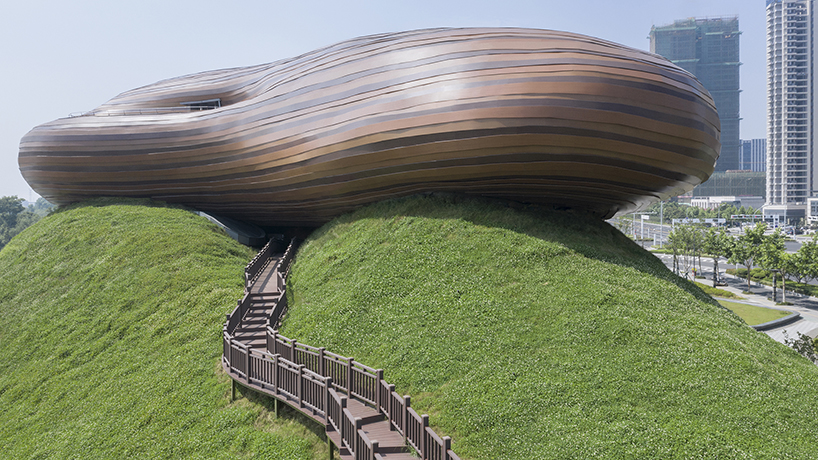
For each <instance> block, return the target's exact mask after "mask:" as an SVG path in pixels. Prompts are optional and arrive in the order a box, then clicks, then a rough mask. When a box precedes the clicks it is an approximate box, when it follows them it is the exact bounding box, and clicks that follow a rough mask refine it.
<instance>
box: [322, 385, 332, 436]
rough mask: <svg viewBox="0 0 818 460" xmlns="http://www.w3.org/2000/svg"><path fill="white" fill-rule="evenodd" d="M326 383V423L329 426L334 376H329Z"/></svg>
mask: <svg viewBox="0 0 818 460" xmlns="http://www.w3.org/2000/svg"><path fill="white" fill-rule="evenodd" d="M324 384H325V385H326V386H325V387H324V420H326V421H327V423H326V425H327V426H329V424H330V422H329V405H330V401H331V400H332V396H330V394H329V389H330V388H332V377H327V379H326V380H325V381H324ZM325 431H326V430H325ZM327 439H329V437H327Z"/></svg>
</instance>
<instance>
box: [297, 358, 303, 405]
mask: <svg viewBox="0 0 818 460" xmlns="http://www.w3.org/2000/svg"><path fill="white" fill-rule="evenodd" d="M297 387H298V407H304V365H303V364H299V365H298V385H297Z"/></svg>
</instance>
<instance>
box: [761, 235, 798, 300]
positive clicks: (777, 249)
mask: <svg viewBox="0 0 818 460" xmlns="http://www.w3.org/2000/svg"><path fill="white" fill-rule="evenodd" d="M760 249H761V251H760V256H761V257H760V260H759V262H760V265H761V266H763V267H764V268H766V269H768V270H772V271H773V301H775V299H776V296H775V290H776V281H775V273H776V272H779V273H781V278H782V283H783V286H784V289H783V291H784V294H783V296H784V297H783V301H784V302H786V301H787V282H786V281H784V280H786V273H787V272H791V271H792V261H791V260H789V254H787V252H786V251H785V246H784V235H783V234H782V233H781V230H780V229H776V230H775V232H773V233H772V234H771V235H768V236H763V239H762V243H761V248H760Z"/></svg>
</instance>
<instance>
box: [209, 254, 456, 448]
mask: <svg viewBox="0 0 818 460" xmlns="http://www.w3.org/2000/svg"><path fill="white" fill-rule="evenodd" d="M275 245H276V244H275V242H273V241H271V242H270V243H268V244H267V245H266V246H265V247H264V248H263V249H262V250H261V252H259V254H258V255H257V256H256V257H255V258H254V259H253V260H252V261H251V262H250V263H249V264H248V265H247V267H246V268H245V293H244V297H243V298H242V299H241V300H240V301H239V302H238V305H237V306H236V309H235V310H233V312H232V313H231V314H229V315H227V320H226V321H225V324H224V328H223V331H222V336H223V342H224V349H223V354H222V366H223V367H224V370H225V371H226V372H227V374H228V375H229V376H230V378H232V379H233V381H234V382H237V383H240V384H242V385H244V386H246V387H248V388H251V389H253V390H256V391H258V392H261V393H264V394H266V395H269V396H272V397H273V398H275V399H276V404H278V401H281V402H284V403H286V404H288V405H289V406H291V407H293V408H294V409H296V410H298V411H299V412H301V413H303V414H304V415H306V416H307V417H309V418H311V419H313V420H315V421H316V422H318V423H320V424H322V425H323V426H324V427H325V429H326V434H327V440H328V442H331V443H332V445H334V446H335V447H336V449H337V450H338V452H339V454H340V456H341V458H342V459H343V460H378V459H380V460H404V459H405V460H410V459H412V460H417V459H418V457H419V458H421V459H423V460H426V459H428V460H460V458H459V457H458V456H457V455H456V454H455V453H454V452H453V451H452V450H451V439H450V438H449V437H448V436H444V437H440V436H438V435H437V434H436V433H435V432H434V430H432V429H431V428H429V417H428V416H427V415H418V414H417V412H415V411H414V409H412V408H411V407H410V404H411V399H410V397H409V396H401V395H399V394H398V393H396V392H395V386H394V385H390V384H389V383H387V382H386V381H385V380H384V379H383V371H382V370H381V369H373V368H371V367H368V366H366V365H364V364H361V363H359V362H357V361H355V360H354V359H353V358H351V357H344V356H340V355H337V354H335V353H331V352H329V351H326V350H325V349H324V348H318V347H313V346H310V345H305V344H302V343H298V342H297V341H296V340H293V339H289V338H287V337H284V336H282V335H280V334H279V333H278V326H279V323H280V321H281V319H282V317H283V316H284V313H286V310H287V298H286V296H285V287H286V283H285V280H286V276H287V273H288V272H289V268H290V263H291V262H292V258H293V255H294V252H295V239H293V241H291V242H290V245H289V246H288V247H287V250H286V251H285V252H284V253H283V254H277V253H275ZM276 407H277V406H276ZM410 448H411V449H410ZM412 450H414V452H415V453H416V454H417V455H413V453H412ZM330 456H332V449H330Z"/></svg>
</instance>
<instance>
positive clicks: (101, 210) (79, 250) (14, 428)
mask: <svg viewBox="0 0 818 460" xmlns="http://www.w3.org/2000/svg"><path fill="white" fill-rule="evenodd" d="M252 256H253V251H251V250H249V249H248V248H246V247H244V246H241V245H239V244H238V243H236V242H234V241H233V240H231V239H230V238H228V237H227V236H226V235H225V234H224V232H222V231H221V230H220V229H218V228H217V227H216V226H215V225H213V224H211V223H209V222H208V221H207V220H206V219H204V218H202V217H199V216H196V215H194V214H192V213H190V212H187V211H184V210H181V209H171V208H165V207H160V206H158V205H157V204H155V203H150V202H142V201H135V200H130V201H126V202H124V203H120V202H118V201H117V200H97V201H95V202H91V203H88V204H86V205H83V206H80V207H76V208H74V209H70V210H66V211H61V212H57V213H55V214H52V215H50V216H48V217H46V218H44V219H43V220H41V221H39V222H38V223H36V224H34V225H33V226H31V227H29V228H28V229H26V230H25V231H24V232H23V233H21V234H20V235H18V236H16V237H15V238H14V239H13V240H11V242H10V243H9V244H8V245H7V246H6V247H5V248H3V249H2V251H0V356H2V359H3V367H2V371H0V408H2V409H0V446H2V450H0V458H9V459H24V458H55V459H67V458H77V459H89V458H103V459H110V458H121V459H126V458H144V459H169V458H202V459H214V458H215V459H219V458H224V459H228V458H229V459H233V458H264V459H270V458H275V459H294V460H295V459H298V460H307V459H313V458H326V457H327V455H328V453H327V448H326V444H325V443H324V442H322V441H321V439H320V438H319V437H318V436H317V435H315V434H314V433H313V432H312V431H311V430H312V429H313V427H311V426H305V425H303V424H301V423H299V422H298V421H293V420H292V419H287V420H286V421H282V422H272V421H270V419H271V418H272V417H270V415H269V413H268V411H267V409H266V406H265V404H266V403H265V401H264V399H263V398H254V397H252V393H246V394H248V395H250V398H251V399H252V400H253V401H256V402H249V401H248V400H247V399H244V398H242V399H239V400H237V401H236V402H230V380H229V378H228V377H227V376H226V375H224V374H223V372H222V371H221V367H220V365H219V359H220V356H221V347H222V343H221V328H222V323H223V322H224V317H225V316H224V315H225V313H229V312H230V310H232V308H233V307H234V306H235V304H236V300H237V299H238V298H239V297H240V296H241V294H242V289H243V278H242V274H243V267H244V265H245V264H246V263H247V262H248V261H249V260H250V258H251V257H252Z"/></svg>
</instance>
